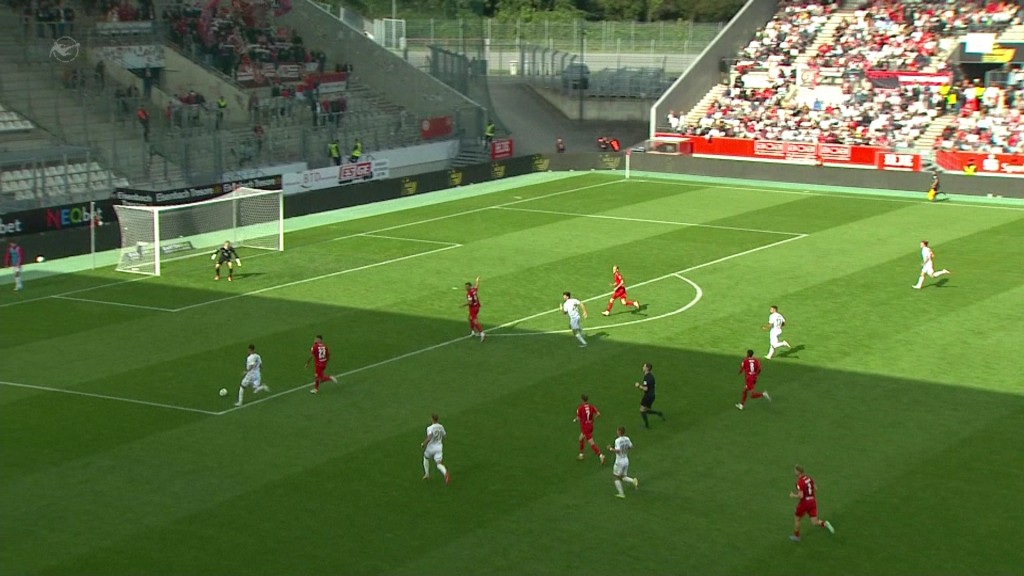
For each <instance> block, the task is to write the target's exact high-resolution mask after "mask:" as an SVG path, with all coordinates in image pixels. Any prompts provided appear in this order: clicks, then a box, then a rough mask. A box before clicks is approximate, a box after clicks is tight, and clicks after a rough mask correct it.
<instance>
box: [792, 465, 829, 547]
mask: <svg viewBox="0 0 1024 576" xmlns="http://www.w3.org/2000/svg"><path fill="white" fill-rule="evenodd" d="M793 471H794V472H795V473H796V492H790V493H789V497H790V498H795V499H797V500H799V501H800V502H799V503H797V505H796V522H795V525H794V526H793V535H792V536H790V537H789V539H790V540H792V541H793V542H799V541H800V520H801V519H802V518H803V517H804V515H807V516H810V517H811V524H813V525H815V526H817V527H819V528H823V529H825V530H828V531H829V533H830V534H835V533H836V529H835V528H833V527H832V524H831V523H830V522H828V521H827V520H819V519H818V500H817V492H816V491H815V489H814V480H812V479H811V477H810V476H808V475H807V474H804V467H803V466H801V465H799V464H797V465H796V466H795V467H794V468H793Z"/></svg>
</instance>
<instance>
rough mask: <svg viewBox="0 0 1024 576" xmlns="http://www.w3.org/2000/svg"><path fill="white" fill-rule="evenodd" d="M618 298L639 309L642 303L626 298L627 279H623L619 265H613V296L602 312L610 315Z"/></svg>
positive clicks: (625, 303)
mask: <svg viewBox="0 0 1024 576" xmlns="http://www.w3.org/2000/svg"><path fill="white" fill-rule="evenodd" d="M616 300H618V301H620V302H622V303H623V304H624V305H626V306H632V307H633V308H636V309H637V310H639V309H640V303H639V302H637V301H635V300H630V299H628V298H626V281H625V280H623V279H622V274H621V273H619V267H618V266H612V297H611V299H609V300H608V307H607V308H605V310H604V312H601V314H603V315H605V316H608V315H609V314H611V313H612V306H613V305H614V304H615V301H616Z"/></svg>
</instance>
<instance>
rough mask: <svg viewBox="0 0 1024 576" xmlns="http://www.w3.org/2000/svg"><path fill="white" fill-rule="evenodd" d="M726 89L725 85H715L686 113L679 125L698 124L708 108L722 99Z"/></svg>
mask: <svg viewBox="0 0 1024 576" xmlns="http://www.w3.org/2000/svg"><path fill="white" fill-rule="evenodd" d="M727 89H728V87H727V86H726V85H725V84H715V86H714V87H713V88H712V89H711V90H709V91H708V93H707V94H705V95H704V97H703V98H701V99H700V101H698V102H697V104H696V105H695V106H694V107H693V108H691V109H690V111H689V112H687V113H686V116H685V117H684V118H683V123H682V124H681V125H683V126H694V125H696V124H697V123H698V122H700V119H701V118H703V117H704V114H706V113H707V111H708V108H710V107H711V105H712V104H714V103H715V101H716V100H718V99H719V98H720V97H722V95H724V94H725V91H726V90H727Z"/></svg>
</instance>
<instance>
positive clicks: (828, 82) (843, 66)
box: [663, 0, 1019, 148]
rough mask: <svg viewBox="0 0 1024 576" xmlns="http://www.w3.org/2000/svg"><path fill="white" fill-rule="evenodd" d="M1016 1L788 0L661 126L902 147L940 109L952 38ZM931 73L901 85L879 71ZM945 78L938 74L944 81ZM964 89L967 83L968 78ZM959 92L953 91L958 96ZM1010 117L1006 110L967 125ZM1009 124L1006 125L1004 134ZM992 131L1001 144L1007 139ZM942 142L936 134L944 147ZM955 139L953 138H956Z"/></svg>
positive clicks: (1013, 19)
mask: <svg viewBox="0 0 1024 576" xmlns="http://www.w3.org/2000/svg"><path fill="white" fill-rule="evenodd" d="M1018 9H1019V7H1018V6H1017V5H1016V4H1011V3H1004V2H989V1H983V0H977V1H971V0H969V1H964V2H956V3H946V2H897V1H894V0H872V1H870V2H867V3H864V4H862V5H860V6H859V7H858V8H857V9H856V10H845V9H841V8H838V9H837V8H836V7H835V6H833V5H830V4H828V3H818V2H806V0H790V1H787V2H783V3H782V4H781V5H780V8H779V11H778V12H777V14H776V15H775V17H774V18H772V20H770V21H769V22H768V23H767V24H766V26H765V27H764V29H762V30H761V31H759V32H758V34H757V35H756V37H755V38H754V39H753V40H751V42H750V43H749V44H748V45H747V46H746V47H745V48H744V49H742V50H741V51H740V53H739V54H738V55H737V58H736V60H735V62H734V66H733V68H732V70H731V73H730V78H731V80H730V82H729V84H727V85H723V86H717V87H716V88H715V89H714V90H713V91H712V92H711V93H709V94H708V96H707V97H705V99H703V100H702V101H701V102H700V103H698V105H697V106H695V107H694V109H693V110H692V111H691V112H690V113H689V114H687V115H685V116H683V115H680V114H676V113H675V112H670V113H669V114H668V116H667V117H666V118H665V119H664V121H663V122H664V124H663V126H664V129H666V130H671V131H675V132H681V133H683V134H688V135H695V136H704V137H716V136H729V137H737V138H757V139H769V140H786V141H814V142H825V143H842V144H865V145H877V146H886V147H900V148H907V147H911V146H913V145H914V143H915V141H917V140H918V139H919V138H921V137H922V135H923V134H925V133H926V132H927V129H928V127H929V125H930V124H932V123H933V122H934V121H935V119H936V118H938V117H940V116H941V115H943V114H944V113H946V112H947V106H946V104H947V100H946V96H945V93H944V90H946V89H948V88H942V86H941V85H942V84H943V83H946V84H947V85H948V83H949V81H951V79H952V78H953V76H954V72H955V70H952V69H951V67H950V65H949V64H948V63H947V60H948V58H949V56H950V55H951V53H952V51H953V50H954V49H955V48H956V46H957V42H958V39H957V37H958V36H960V35H963V34H966V33H968V32H979V31H986V32H996V31H999V30H1002V29H1005V28H1006V27H1008V26H1010V25H1012V24H1015V23H1017V22H1019V16H1018V15H1017V13H1018ZM893 71H900V72H917V73H922V74H926V75H930V76H931V79H930V81H929V82H923V83H916V84H909V85H908V84H903V83H902V82H901V81H900V80H898V79H896V78H894V77H893V76H892V75H891V74H889V75H887V74H885V73H886V72H893ZM942 79H945V80H942ZM971 90H974V87H973V86H971ZM963 100H964V99H963V98H961V99H960V102H961V104H963ZM1004 117H1005V118H1007V121H1006V122H1005V124H1007V125H1009V126H1013V125H1014V118H1016V115H1014V114H1013V113H1006V114H996V115H995V119H990V120H986V121H982V122H981V125H982V128H980V129H979V128H978V127H977V121H976V120H973V124H972V117H971V116H965V117H964V118H963V119H962V120H961V121H960V122H959V124H962V125H965V126H967V127H966V128H961V129H960V130H954V131H953V133H954V135H955V134H958V133H961V132H962V133H963V134H964V135H965V137H967V136H969V135H970V134H971V132H972V131H974V132H975V133H977V132H979V131H980V132H981V133H982V138H984V137H985V136H987V135H988V134H989V133H991V130H987V129H986V128H987V127H989V126H996V125H1001V120H1002V118H1004ZM1012 132H1015V130H1013V129H1012V128H1007V134H1006V136H1005V139H1006V141H1008V140H1009V138H1010V137H1011V133H1012ZM1001 138H1002V136H999V137H997V139H999V142H1000V143H1001V144H1004V145H1005V142H1004V141H1003V140H1002V139H1001ZM948 142H949V141H948V140H946V139H943V145H947V143H948ZM953 145H954V146H955V145H956V144H953Z"/></svg>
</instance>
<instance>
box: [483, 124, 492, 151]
mask: <svg viewBox="0 0 1024 576" xmlns="http://www.w3.org/2000/svg"><path fill="white" fill-rule="evenodd" d="M493 141H494V121H493V120H488V121H487V126H485V127H484V149H490V147H491V142H493Z"/></svg>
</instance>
